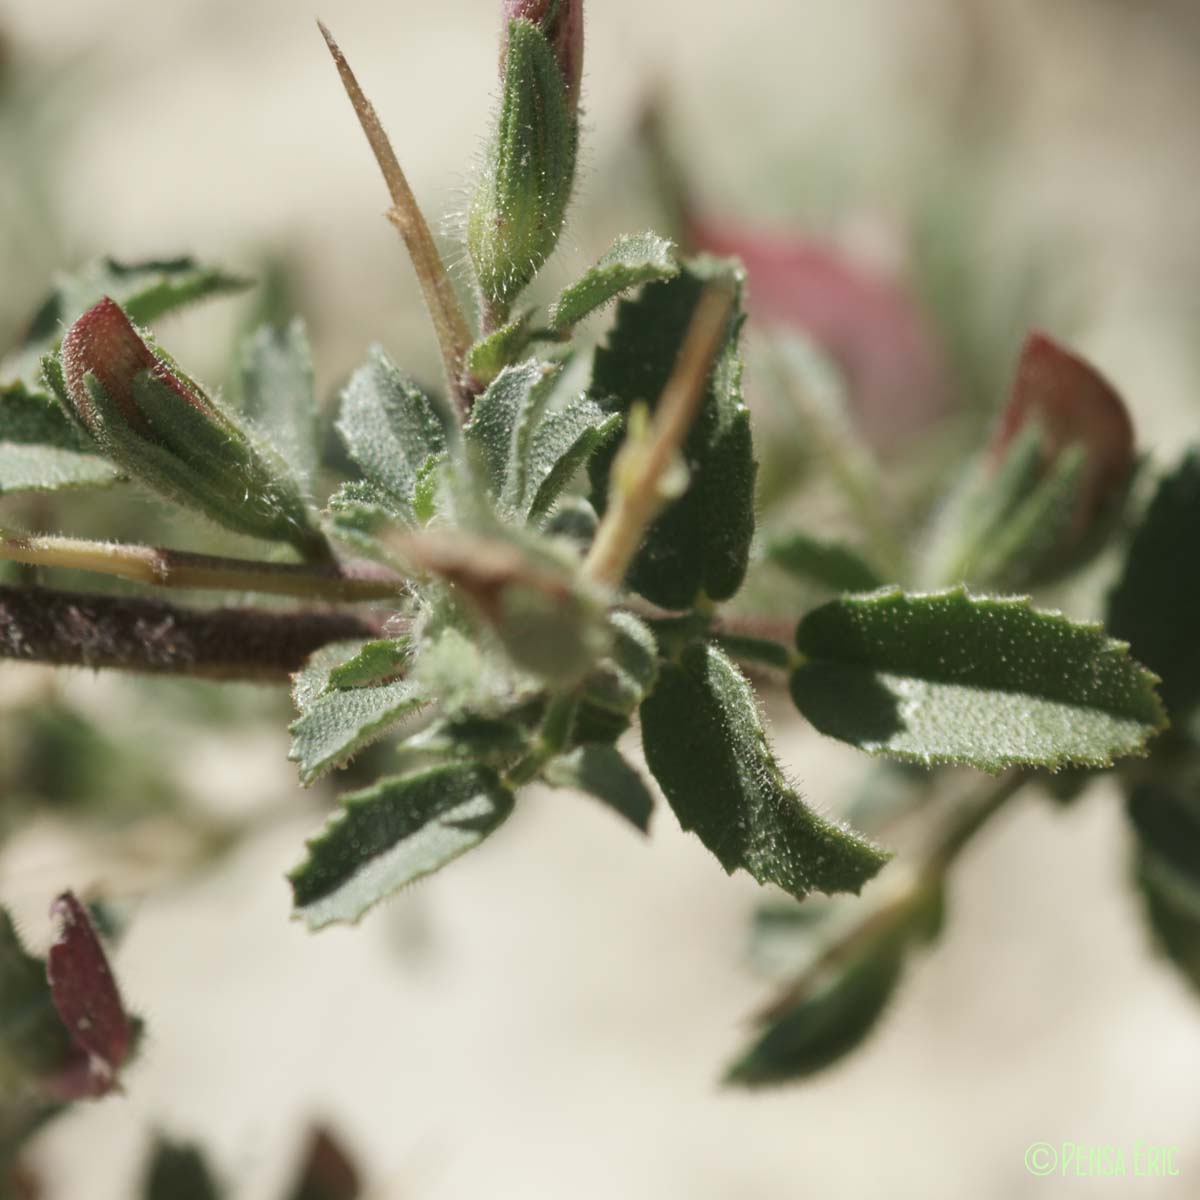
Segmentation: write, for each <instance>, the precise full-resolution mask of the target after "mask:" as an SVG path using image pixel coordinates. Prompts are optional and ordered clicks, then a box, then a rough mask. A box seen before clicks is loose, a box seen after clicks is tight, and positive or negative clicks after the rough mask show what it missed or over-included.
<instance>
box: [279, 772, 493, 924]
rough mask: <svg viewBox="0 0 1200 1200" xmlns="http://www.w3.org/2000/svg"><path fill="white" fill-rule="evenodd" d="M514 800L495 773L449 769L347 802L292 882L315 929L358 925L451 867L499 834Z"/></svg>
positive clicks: (379, 787) (397, 780)
mask: <svg viewBox="0 0 1200 1200" xmlns="http://www.w3.org/2000/svg"><path fill="white" fill-rule="evenodd" d="M512 809H513V796H512V793H511V792H510V791H508V789H507V788H505V787H503V786H502V785H501V783H500V781H499V777H498V776H497V775H496V773H495V772H494V771H491V770H488V769H487V768H483V767H472V766H446V767H439V768H436V769H434V770H430V771H424V772H421V773H419V774H413V775H402V776H396V777H394V778H390V779H384V780H381V781H380V782H379V783H377V784H376V785H375V786H374V787H371V788H368V789H366V790H365V791H362V792H356V793H354V794H352V795H349V796H343V797H342V800H341V807H340V809H339V810H338V812H337V813H335V814H334V816H333V818H332V819H331V820H330V822H329V824H328V825H326V827H325V829H324V830H323V831H322V832H321V833H320V834H319V835H318V836H317V837H316V838H314V839H313V840H311V841H310V842H309V843H308V857H307V858H306V859H305V861H304V862H303V863H302V864H301V865H300V866H299V867H298V868H297V869H296V870H295V871H293V872H292V873H291V875H290V876H289V879H290V880H291V884H292V892H293V896H294V900H295V912H296V915H297V916H299V917H302V918H303V919H304V920H305V921H306V922H307V924H308V926H309V927H310V928H311V929H320V928H321V927H322V926H324V925H328V924H331V923H332V922H334V921H357V920H358V919H359V918H360V917H361V916H362V915H363V913H365V912H366V911H367V909H369V908H370V907H371V906H372V905H373V904H375V903H377V902H378V901H380V900H382V899H384V898H385V897H386V896H388V895H390V894H391V893H392V892H395V891H396V890H397V889H398V888H401V887H404V886H405V885H406V884H409V883H412V882H413V881H414V880H416V879H420V878H421V877H422V876H424V875H428V874H430V873H431V872H433V871H436V870H438V869H439V868H440V867H443V866H445V865H446V864H447V863H448V862H450V861H451V860H453V859H455V858H457V857H458V856H459V855H460V854H463V853H465V852H466V851H467V850H470V849H472V848H473V847H474V846H477V845H478V844H479V843H480V842H481V841H483V839H484V838H486V837H487V836H488V835H489V834H490V833H492V832H494V831H495V830H496V829H497V828H498V827H499V826H500V825H501V824H502V823H503V822H504V820H505V819H506V818H507V817H508V815H509V813H511V812H512Z"/></svg>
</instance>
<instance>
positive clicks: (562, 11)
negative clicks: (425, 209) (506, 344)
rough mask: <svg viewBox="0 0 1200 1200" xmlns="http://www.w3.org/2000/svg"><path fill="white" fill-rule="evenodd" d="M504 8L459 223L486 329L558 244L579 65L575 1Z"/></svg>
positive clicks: (525, 2)
mask: <svg viewBox="0 0 1200 1200" xmlns="http://www.w3.org/2000/svg"><path fill="white" fill-rule="evenodd" d="M518 10H519V13H518ZM505 12H506V15H508V14H510V13H518V15H517V16H516V19H512V20H509V22H508V29H507V33H506V36H505V49H504V60H503V63H502V66H501V80H502V83H503V94H502V97H501V103H500V114H499V118H498V120H497V124H496V130H495V134H494V136H493V138H492V142H491V145H490V147H489V149H488V152H487V156H486V159H485V169H484V173H483V177H482V178H481V179H480V181H479V185H478V187H477V188H476V190H475V195H474V197H473V199H472V202H471V208H470V213H469V216H468V221H467V246H468V249H469V250H470V254H471V261H472V262H473V264H474V266H475V273H476V276H477V277H478V280H479V288H480V292H481V293H482V301H483V307H484V310H485V313H486V316H487V321H488V324H490V325H491V326H492V327H493V328H495V327H498V326H499V325H501V324H503V322H504V320H505V319H506V318H507V315H508V311H509V309H510V308H511V306H512V302H513V301H514V300H515V299H516V298H517V296H518V295H519V294H520V293H521V292H522V291H523V290H524V288H525V287H526V286H527V285H528V284H529V283H530V282H531V281H532V279H533V277H534V276H535V275H536V274H537V272H538V271H539V270H540V269H541V266H542V264H543V263H544V262H545V261H546V259H547V258H549V256H550V254H551V253H552V252H553V250H554V247H555V246H556V245H557V243H558V237H559V234H560V233H561V231H562V226H563V220H564V218H565V217H566V212H567V205H568V203H569V202H570V199H571V190H572V188H573V187H574V183H575V159H576V151H577V148H578V143H579V120H578V113H577V105H578V100H579V75H580V70H581V68H582V65H583V5H582V2H581V0H538V2H537V3H535V2H533V0H505ZM527 14H532V16H533V18H536V21H535V19H531V17H530V16H529V15H527Z"/></svg>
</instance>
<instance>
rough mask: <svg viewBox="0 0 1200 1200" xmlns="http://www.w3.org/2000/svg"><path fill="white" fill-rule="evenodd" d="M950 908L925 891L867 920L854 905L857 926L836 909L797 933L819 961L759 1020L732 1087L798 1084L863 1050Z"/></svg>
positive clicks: (733, 1072)
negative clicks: (913, 957)
mask: <svg viewBox="0 0 1200 1200" xmlns="http://www.w3.org/2000/svg"><path fill="white" fill-rule="evenodd" d="M943 904H944V897H943V894H942V889H941V888H931V889H929V890H924V889H918V890H913V891H911V892H909V893H908V894H907V895H904V896H902V897H901V898H899V899H897V900H894V901H892V902H891V903H889V904H888V905H887V906H885V907H884V908H882V909H876V910H875V911H873V912H872V911H868V912H867V914H866V915H863V913H862V909H861V907H860V906H858V905H855V906H854V912H855V915H856V919H852V920H850V921H847V920H846V916H847V913H846V910H845V909H844V908H843V906H841V905H839V904H831V905H828V906H826V908H825V909H824V910H823V911H822V912H821V914H820V918H819V919H818V920H817V921H816V922H815V923H812V924H811V925H810V927H809V928H808V929H806V930H800V929H798V928H797V929H796V930H795V931H794V934H793V936H796V935H800V936H803V937H805V938H806V940H808V941H809V942H811V943H812V946H811V953H812V957H811V958H810V959H809V961H808V962H806V963H805V965H804V966H803V967H802V968H801V969H800V972H799V974H798V976H797V977H796V978H795V979H794V980H793V981H792V982H791V983H790V984H789V985H788V986H787V987H786V988H785V989H784V991H783V993H782V995H781V996H780V997H779V998H778V999H777V1000H776V1001H775V1003H774V1004H772V1005H771V1007H770V1008H769V1009H768V1010H767V1011H766V1012H764V1013H763V1014H762V1015H761V1016H760V1017H759V1018H758V1020H757V1024H758V1025H759V1027H760V1030H761V1032H759V1033H758V1035H757V1036H756V1037H755V1039H754V1041H753V1043H752V1044H751V1046H750V1048H749V1049H748V1050H747V1051H746V1052H745V1053H744V1054H743V1055H742V1056H741V1058H740V1059H739V1060H738V1061H737V1062H736V1063H735V1064H734V1065H733V1067H731V1068H730V1070H729V1073H728V1075H727V1077H726V1079H727V1082H729V1083H737V1084H742V1085H744V1086H748V1087H758V1086H763V1085H770V1084H780V1083H789V1082H797V1081H799V1080H801V1079H806V1078H808V1077H809V1076H811V1075H814V1074H816V1073H817V1072H819V1071H822V1070H824V1069H825V1068H826V1067H829V1066H831V1065H832V1064H833V1063H835V1062H837V1061H838V1060H839V1059H841V1058H844V1057H845V1056H846V1055H847V1054H849V1053H850V1052H851V1051H852V1050H855V1049H857V1048H858V1046H859V1045H860V1044H861V1043H862V1041H863V1040H864V1039H865V1038H866V1037H867V1036H868V1035H869V1034H870V1033H871V1031H872V1030H873V1029H874V1028H875V1025H876V1024H877V1023H878V1021H879V1018H880V1017H881V1016H882V1015H883V1013H884V1011H885V1009H886V1008H887V1006H888V1003H889V1002H890V1000H891V998H892V996H893V994H894V993H895V990H896V988H897V986H898V985H899V983H900V979H901V975H902V973H903V970H904V966H905V960H906V957H907V955H908V953H909V951H910V949H911V948H912V946H913V945H914V944H915V943H917V942H928V941H931V940H932V939H933V938H934V937H936V936H937V933H938V932H939V930H940V929H941V924H942V916H943ZM807 909H808V905H804V906H802V907H801V909H799V910H797V916H798V917H800V916H803V913H804V912H805V911H806V910H807Z"/></svg>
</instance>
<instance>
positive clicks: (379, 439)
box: [337, 349, 457, 524]
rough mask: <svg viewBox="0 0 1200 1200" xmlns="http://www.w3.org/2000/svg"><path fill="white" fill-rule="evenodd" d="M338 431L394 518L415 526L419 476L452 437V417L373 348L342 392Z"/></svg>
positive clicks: (437, 401) (384, 355)
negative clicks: (368, 358)
mask: <svg viewBox="0 0 1200 1200" xmlns="http://www.w3.org/2000/svg"><path fill="white" fill-rule="evenodd" d="M337 430H338V432H339V433H340V434H341V436H342V440H343V442H345V444H346V449H347V451H348V452H349V454H350V457H351V458H352V459H353V460H354V461H355V462H356V463H357V464H358V465H359V467H361V468H362V470H363V473H364V474H365V475H366V477H367V480H368V481H369V482H370V483H372V484H374V485H375V486H376V487H377V488H378V489H379V490H380V492H381V493H383V495H384V496H385V497H386V498H387V500H388V501H389V502H390V507H391V508H392V511H393V515H395V516H397V517H399V518H400V519H401V520H404V521H406V522H408V523H409V524H412V523H414V521H415V515H414V512H413V500H414V494H415V492H416V489H417V483H418V480H419V478H420V475H421V471H422V469H423V468H424V466H425V464H426V461H427V460H428V459H429V458H430V457H436V456H437V455H439V454H442V453H444V452H445V450H446V447H447V444H448V442H449V441H450V440H451V439H452V438H454V437H455V436H456V431H457V419H456V417H455V416H454V414H453V413H452V412H451V411H450V410H449V409H448V408H446V407H445V405H444V404H443V403H442V402H441V401H440V400H434V399H432V398H430V397H429V396H426V395H425V394H424V393H423V392H421V391H419V390H418V389H417V388H416V387H415V386H414V385H413V384H412V383H410V382H409V381H408V379H407V378H406V377H405V376H404V375H403V374H402V373H401V371H400V370H399V368H397V367H396V365H395V364H394V363H393V362H392V361H391V359H390V358H388V356H387V355H386V354H385V353H384V352H383V351H382V350H379V349H376V350H375V351H374V352H373V354H372V356H371V361H370V362H368V363H367V364H366V365H365V366H363V367H360V368H359V369H358V370H357V371H355V373H354V375H353V376H352V377H351V379H350V382H349V384H347V386H346V389H345V391H343V393H342V411H341V415H340V416H339V418H338V422H337Z"/></svg>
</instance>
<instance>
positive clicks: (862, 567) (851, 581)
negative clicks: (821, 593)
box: [767, 533, 886, 592]
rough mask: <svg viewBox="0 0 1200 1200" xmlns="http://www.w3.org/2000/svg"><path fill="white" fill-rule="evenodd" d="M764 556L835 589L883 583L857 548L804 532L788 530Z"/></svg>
mask: <svg viewBox="0 0 1200 1200" xmlns="http://www.w3.org/2000/svg"><path fill="white" fill-rule="evenodd" d="M767 559H768V561H770V562H773V563H775V565H776V566H779V567H782V568H783V569H784V570H785V571H787V572H788V573H789V574H791V575H794V576H796V578H797V579H801V580H803V581H805V582H806V583H817V584H820V585H821V586H822V587H827V588H831V589H832V590H833V591H835V592H873V591H874V590H875V589H876V588H879V587H883V585H884V583H885V582H886V581H885V580H884V579H883V578H882V577H881V576H880V575H879V573H878V572H877V571H876V570H875V568H874V567H872V566H870V565H869V564H868V563H866V562H865V561H864V560H863V559H862V558H860V557H859V555H858V553H857V551H855V550H851V549H850V547H849V546H845V545H843V544H842V543H841V542H826V541H821V540H820V539H819V538H814V537H809V536H808V534H805V533H790V534H785V535H783V536H780V537H776V538H772V539H771V540H770V541H769V542H768V543H767Z"/></svg>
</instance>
